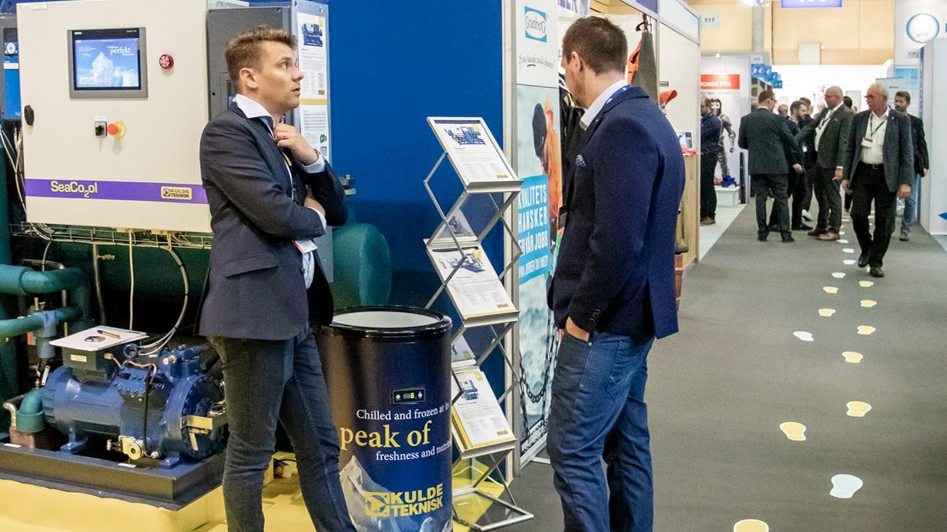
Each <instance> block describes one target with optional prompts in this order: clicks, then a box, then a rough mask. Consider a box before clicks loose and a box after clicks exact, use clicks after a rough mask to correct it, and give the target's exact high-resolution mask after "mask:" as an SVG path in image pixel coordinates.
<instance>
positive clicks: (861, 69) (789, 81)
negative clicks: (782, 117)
mask: <svg viewBox="0 0 947 532" xmlns="http://www.w3.org/2000/svg"><path fill="white" fill-rule="evenodd" d="M773 70H775V71H777V72H779V73H780V75H781V76H782V78H783V88H782V89H776V91H775V92H776V97H777V98H778V99H779V103H781V104H782V103H785V104H786V105H789V104H791V103H792V102H794V101H796V100H798V99H799V97H800V96H805V97H806V98H809V99H810V100H812V103H813V105H816V109H815V110H813V113H812V114H815V113H816V111H817V110H818V105H819V104H821V103H822V95H823V94H825V89H827V88H828V87H831V86H832V85H838V86H839V87H841V88H842V92H843V93H844V94H845V95H847V96H851V98H852V100H853V101H854V104H855V107H856V108H857V109H858V110H863V109H864V108H865V101H864V99H863V98H864V94H865V91H867V90H868V86H869V85H871V84H872V83H874V82H875V81H876V80H878V79H879V78H884V77H887V73H888V65H887V64H885V65H773Z"/></svg>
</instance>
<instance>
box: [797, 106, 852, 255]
mask: <svg viewBox="0 0 947 532" xmlns="http://www.w3.org/2000/svg"><path fill="white" fill-rule="evenodd" d="M851 123H852V110H851V109H849V108H848V107H847V106H846V105H845V103H844V101H843V100H842V89H840V88H839V87H829V88H828V89H826V90H825V109H823V110H822V112H821V113H819V115H818V116H816V117H815V118H814V119H813V120H812V122H810V123H809V124H807V125H806V126H805V127H804V128H802V130H801V131H800V132H799V134H798V135H796V141H797V142H805V141H807V140H808V138H809V137H813V138H814V144H815V147H816V154H817V158H816V164H817V166H818V168H819V169H818V171H817V172H816V176H815V184H814V187H813V188H814V189H815V195H816V199H817V200H818V202H819V220H818V223H817V224H816V227H815V229H813V230H812V231H810V232H809V235H810V236H814V237H818V239H819V240H823V241H827V242H833V241H835V240H838V239H839V234H838V231H839V227H840V226H841V225H842V196H841V195H840V194H839V184H838V182H839V180H841V179H842V165H843V162H842V159H843V152H844V151H845V146H847V145H848V136H849V133H850V131H851V127H852V126H851Z"/></svg>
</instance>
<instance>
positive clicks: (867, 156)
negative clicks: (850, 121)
mask: <svg viewBox="0 0 947 532" xmlns="http://www.w3.org/2000/svg"><path fill="white" fill-rule="evenodd" d="M887 129H888V108H885V114H883V115H881V116H880V117H878V116H875V113H868V129H866V130H865V140H866V141H867V140H869V139H871V147H868V146H862V162H863V163H865V164H882V163H884V162H885V152H884V145H885V131H887Z"/></svg>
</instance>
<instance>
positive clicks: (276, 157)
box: [230, 103, 293, 193]
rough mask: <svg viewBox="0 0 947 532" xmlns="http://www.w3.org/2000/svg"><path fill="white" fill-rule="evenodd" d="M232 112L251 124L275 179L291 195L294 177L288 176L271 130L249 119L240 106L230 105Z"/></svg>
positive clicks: (261, 122) (259, 121)
mask: <svg viewBox="0 0 947 532" xmlns="http://www.w3.org/2000/svg"><path fill="white" fill-rule="evenodd" d="M230 110H231V111H233V112H234V113H237V114H238V115H239V116H241V117H243V118H244V119H246V120H247V122H249V123H250V128H251V129H252V130H253V132H254V134H255V136H256V141H257V143H258V144H260V145H262V146H264V149H265V150H266V151H267V152H268V155H269V156H268V157H266V163H267V165H268V166H269V167H270V169H272V170H273V174H274V177H275V178H276V179H277V180H278V181H279V183H280V184H281V185H283V188H284V190H286V191H287V192H288V193H290V191H292V190H293V180H292V176H290V175H287V173H286V168H285V164H284V163H285V161H284V159H283V153H282V152H281V151H280V149H279V146H277V145H276V141H275V140H273V137H272V136H270V130H269V129H268V128H267V127H266V124H264V123H263V121H262V120H259V119H252V120H251V119H249V118H247V115H246V114H244V113H243V111H242V110H240V106H238V105H237V104H235V103H231V104H230ZM290 172H292V170H290Z"/></svg>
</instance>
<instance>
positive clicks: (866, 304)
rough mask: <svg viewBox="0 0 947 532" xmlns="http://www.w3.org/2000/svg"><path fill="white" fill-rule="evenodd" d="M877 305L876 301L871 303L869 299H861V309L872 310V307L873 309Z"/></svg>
mask: <svg viewBox="0 0 947 532" xmlns="http://www.w3.org/2000/svg"><path fill="white" fill-rule="evenodd" d="M877 304H878V302H877V301H872V300H871V299H862V307H863V308H872V307H874V306H875V305H877Z"/></svg>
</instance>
